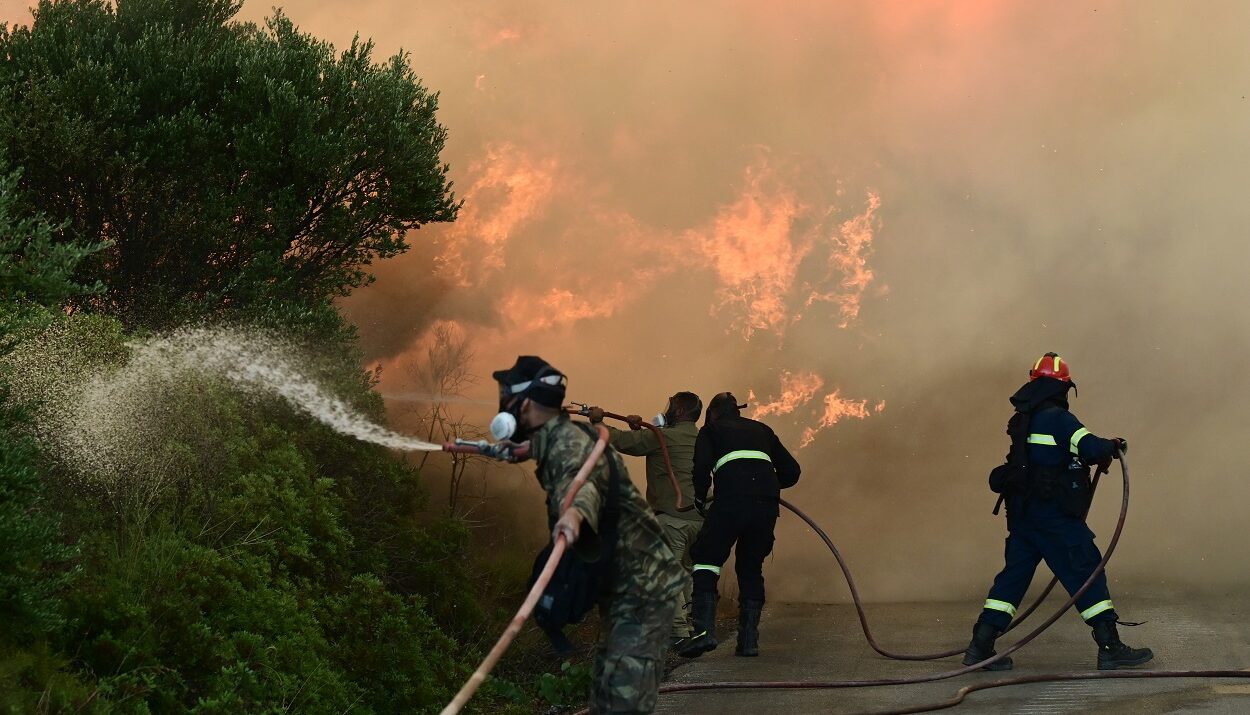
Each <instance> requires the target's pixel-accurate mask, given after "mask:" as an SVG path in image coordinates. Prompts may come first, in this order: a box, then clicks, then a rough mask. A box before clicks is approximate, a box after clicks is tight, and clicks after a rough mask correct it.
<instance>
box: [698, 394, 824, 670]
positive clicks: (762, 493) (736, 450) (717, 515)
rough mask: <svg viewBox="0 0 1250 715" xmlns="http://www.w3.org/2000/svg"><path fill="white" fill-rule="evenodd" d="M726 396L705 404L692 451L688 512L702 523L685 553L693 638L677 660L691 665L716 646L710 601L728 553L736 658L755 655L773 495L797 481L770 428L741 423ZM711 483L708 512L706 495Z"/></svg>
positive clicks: (738, 409) (773, 511)
mask: <svg viewBox="0 0 1250 715" xmlns="http://www.w3.org/2000/svg"><path fill="white" fill-rule="evenodd" d="M744 407H746V405H739V404H738V401H737V399H735V398H734V396H733V395H732V394H730V393H728V392H722V393H720V394H719V395H717V396H716V397H714V398H712V401H711V403H709V404H708V408H707V420H706V421H705V423H704V425H703V429H701V430H699V436H698V437H697V438H696V439H695V446H694V474H693V476H694V493H695V506H696V507H698V509H699V513H701V514H705V516H706V517H707V519H706V521H704V523H703V528H702V529H701V530H700V531H699V536H698V538H697V539H695V542H694V545H693V546H692V547H691V548H690V558H691V560H692V561H693V562H694V567H693V568H692V576H693V580H694V595H693V604H692V608H691V620H692V621H693V622H694V628H693V631H694V633H693V635H692V636H691V637H690V639H689V640H688V641H687V642H686V644H685V646H684V647H683V648H682V649H681V650H680V654H681V655H683V656H685V657H687V658H693V657H697V656H699V655H702V654H703V653H706V652H707V651H710V650H712V649H713V648H715V647H716V646H717V642H716V600H717V582H718V581H719V579H720V570H721V566H723V565H724V564H725V561H726V560H727V559H728V558H729V550H730V549H733V548H735V546H734V545H735V544H737V547H736V551H735V556H736V558H737V573H738V647H737V649H736V650H735V651H734V652H735V654H736V655H742V656H755V655H759V623H760V611H761V610H762V609H763V607H764V572H763V569H764V558H765V557H766V556H768V554H769V553H770V552H771V551H772V550H773V527H775V526H776V524H777V514H778V503H777V502H778V499H780V498H781V490H782V489H785V488H787V487H792V486H794V484H795V483H796V482H798V481H799V463H798V462H797V461H795V459H794V457H793V456H792V455H791V454H790V452H788V451H787V450H786V448H785V447H783V446H782V444H781V440H779V439H777V435H776V434H774V433H773V431H772V428H770V427H769V426H768V425H766V424H764V423H762V422H756V421H755V420H751V419H747V418H745V417H743V416H742V412H741V410H742V408H744ZM713 478H715V481H716V491H715V494H714V496H715V501H714V502H713V503H712V505H711V507H710V508H706V507H705V506H704V505H705V503H706V501H707V492H708V488H709V487H710V486H712V481H713Z"/></svg>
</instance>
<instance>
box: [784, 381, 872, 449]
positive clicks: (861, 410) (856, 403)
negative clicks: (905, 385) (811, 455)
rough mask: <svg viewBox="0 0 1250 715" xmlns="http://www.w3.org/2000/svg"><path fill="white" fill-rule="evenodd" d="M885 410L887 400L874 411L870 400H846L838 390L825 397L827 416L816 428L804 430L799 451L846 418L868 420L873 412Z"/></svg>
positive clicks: (822, 418)
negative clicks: (869, 407) (826, 429)
mask: <svg viewBox="0 0 1250 715" xmlns="http://www.w3.org/2000/svg"><path fill="white" fill-rule="evenodd" d="M884 409H885V400H882V401H880V402H878V403H877V404H876V406H875V407H874V408H873V409H872V410H869V409H868V400H844V399H842V396H841V394H840V392H839V391H838V390H834V391H833V392H830V393H829V394H828V395H825V414H824V415H822V416H821V418H820V423H819V424H817V425H816V426H815V427H808V428H806V429H804V430H803V437H802V439H800V440H799V449H802V448H803V447H806V446H807V445H809V444H811V443H812V441H813V440H815V439H816V434H817V433H818V432H820V431H821V430H823V429H825V428H826V427H832V426H833V425H835V424H837V423H838V422H840V421H841V420H842V418H844V417H851V418H854V419H857V420H862V419H866V418H867V417H868V416H869V415H871V414H872V413H873V412H881V411H882V410H884Z"/></svg>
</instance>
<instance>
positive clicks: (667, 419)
mask: <svg viewBox="0 0 1250 715" xmlns="http://www.w3.org/2000/svg"><path fill="white" fill-rule="evenodd" d="M651 424H653V425H655V426H656V427H672V426H674V425H676V424H677V407H676V406H675V405H674V404H673V400H672V398H669V400H668V405H667V406H665V408H664V411H663V412H661V413H659V414H658V415H656V416H655V417H652V418H651Z"/></svg>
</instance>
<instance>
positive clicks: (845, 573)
mask: <svg viewBox="0 0 1250 715" xmlns="http://www.w3.org/2000/svg"><path fill="white" fill-rule="evenodd" d="M1103 474H1106V470H1105V469H1103V468H1101V467H1100V468H1099V469H1098V472H1097V473H1096V474H1094V481H1093V484H1092V485H1091V488H1090V498H1091V500H1092V499H1093V494H1094V492H1096V491H1097V490H1098V481H1099V478H1100V477H1102V475H1103ZM1124 489H1125V494H1124V505H1123V506H1122V507H1121V509H1120V523H1119V525H1118V526H1117V527H1116V535H1117V536H1116V538H1118V536H1119V530H1120V529H1121V528H1122V527H1123V526H1124V518H1125V516H1127V515H1128V475H1127V473H1126V474H1125V482H1124ZM781 505H782V506H784V507H785V508H786V509H789V510H790V511H791V512H792V513H793V514H794V515H795V516H797V517H798V518H800V519H802V520H803V522H804V523H806V524H807V525H808V526H809V527H811V529H812V531H814V532H816V535H817V536H819V537H820V540H821V541H823V542H825V546H827V547H828V548H829V552H830V553H831V554H833V558H834V559H836V560H837V562H838V567H839V568H841V569H842V577H843V578H844V579H845V580H846V586H847V588H848V589H849V590H850V592H851V601H852V602H853V603H854V604H855V612H856V613H857V614H858V615H859V627H860V629H861V630H863V631H864V639H865V640H867V641H868V645H869V647H871V648H872V649H873V650H875V651H877V653H879V654H881V655H883V656H885V657H886V658H890V659H892V660H937V659H939V658H949V657H950V656H953V655H961V654H962V653H963V652H964V649H963V648H952V649H950V650H944V651H939V652H937V653H895V652H893V651H889V650H886V649H885V648H884V647H883V646H882V645H881V644H879V643H877V639H876V638H874V637H873V635H872V628H870V627H869V626H868V615H867V614H866V613H864V602H863V600H862V599H861V598H860V596H859V588H857V587H856V586H855V578H854V577H853V576H851V569H850V567H849V566H847V565H846V559H844V558H842V552H841V551H839V550H838V547H837V546H835V545H834V543H833V540H832V539H830V538H829V535H828V534H826V533H825V530H824V529H822V528H820V526H819V525H818V524H817V523H816V522H815V521H812V518H811V517H810V516H808V515H807V514H804V513H803V510H802V509H800V508H798V507H797V506H795V505H793V504H791V503H790V502H788V501H786V500H785V499H782V500H781ZM1115 541H1116V540H1115V539H1112V542H1111V547H1110V549H1108V551H1107V557H1108V558H1109V557H1110V556H1111V551H1112V550H1114V549H1115ZM1108 558H1104V559H1103V565H1104V566H1105V565H1106V563H1107V560H1108ZM1097 577H1098V572H1095V573H1094V575H1093V576H1092V577H1091V579H1093V578H1097ZM1057 583H1059V577H1058V576H1056V577H1054V578H1052V579H1051V580H1050V584H1048V585H1047V586H1046V588H1045V590H1043V591H1042V593H1041V595H1040V596H1038V597H1037V600H1035V601H1033V603H1032V605H1030V606H1029V607H1028V608H1026V609H1025V610H1024V612H1023V613H1021V614H1020V615H1019V616H1017V617H1016V618H1015V620H1013V621H1012V622H1011V624H1010V625H1008V626H1007V628H1006V629H1004V630H1003V633H1006V632H1007V631H1010V630H1011V629H1013V628H1015V627H1016V626H1018V625H1020V623H1021V622H1023V621H1024V619H1026V618H1028V617H1029V615H1030V614H1032V613H1033V611H1036V610H1037V607H1038V606H1040V605H1042V602H1043V601H1045V600H1046V597H1047V596H1049V595H1050V592H1051V591H1052V590H1054V588H1055V584H1057ZM1072 602H1073V603H1075V602H1076V598H1073V599H1072Z"/></svg>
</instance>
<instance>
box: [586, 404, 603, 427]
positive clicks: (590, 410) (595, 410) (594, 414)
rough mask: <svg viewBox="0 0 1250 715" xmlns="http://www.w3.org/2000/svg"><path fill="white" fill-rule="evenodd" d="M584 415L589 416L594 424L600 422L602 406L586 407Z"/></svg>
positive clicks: (601, 419)
mask: <svg viewBox="0 0 1250 715" xmlns="http://www.w3.org/2000/svg"><path fill="white" fill-rule="evenodd" d="M586 416H587V417H589V418H590V421H591V422H593V423H594V424H599V423H600V422H602V421H603V408H602V407H587V408H586Z"/></svg>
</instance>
